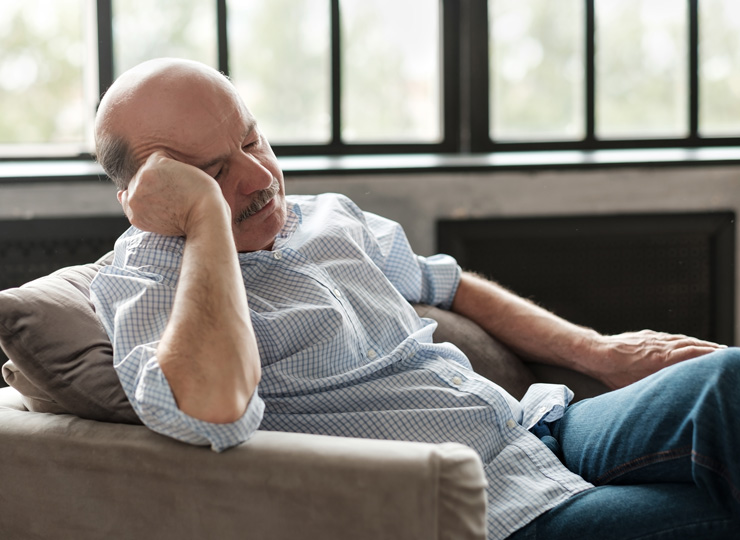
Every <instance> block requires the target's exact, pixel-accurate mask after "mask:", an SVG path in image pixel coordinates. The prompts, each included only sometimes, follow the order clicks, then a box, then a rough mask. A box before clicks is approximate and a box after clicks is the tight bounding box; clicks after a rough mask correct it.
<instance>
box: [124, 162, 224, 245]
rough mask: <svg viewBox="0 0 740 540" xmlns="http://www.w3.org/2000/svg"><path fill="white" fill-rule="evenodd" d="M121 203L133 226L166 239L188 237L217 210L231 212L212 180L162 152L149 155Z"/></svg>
mask: <svg viewBox="0 0 740 540" xmlns="http://www.w3.org/2000/svg"><path fill="white" fill-rule="evenodd" d="M118 200H119V201H120V203H121V206H123V210H124V212H125V213H126V216H127V217H128V219H129V221H130V222H131V224H132V225H133V226H135V227H136V228H138V229H141V230H143V231H147V232H154V233H158V234H163V235H166V236H187V233H188V230H190V228H191V227H194V226H197V223H198V222H199V220H201V219H202V218H203V217H205V216H208V215H213V212H214V207H215V208H216V212H218V211H219V210H220V211H222V212H229V209H228V205H227V204H226V202H225V200H224V199H223V196H222V195H221V190H220V188H219V187H218V184H217V183H216V181H215V180H214V179H213V178H211V177H210V176H208V175H207V174H206V173H204V172H203V171H201V170H200V169H198V168H196V167H193V166H191V165H188V164H186V163H182V162H180V161H177V160H174V159H171V158H170V157H169V156H167V155H166V154H165V153H164V152H161V151H156V152H154V153H153V154H152V155H150V156H149V158H148V159H147V160H146V162H145V163H144V164H143V165H142V166H141V168H140V169H139V170H138V171H137V173H136V175H135V176H134V178H133V179H132V180H131V183H130V184H129V186H128V189H126V190H124V191H119V192H118Z"/></svg>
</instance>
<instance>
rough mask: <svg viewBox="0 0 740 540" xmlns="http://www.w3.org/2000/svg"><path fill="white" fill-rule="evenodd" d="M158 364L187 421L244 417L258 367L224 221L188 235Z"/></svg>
mask: <svg viewBox="0 0 740 540" xmlns="http://www.w3.org/2000/svg"><path fill="white" fill-rule="evenodd" d="M157 358H158V361H159V364H160V367H161V369H162V371H163V373H164V375H165V377H166V378H167V381H168V383H169V384H170V387H171V389H172V392H173V394H174V396H175V399H176V401H177V404H178V407H179V408H180V410H182V411H183V412H185V413H186V414H189V415H190V416H193V417H194V418H198V419H200V420H205V421H209V422H215V423H228V422H233V421H235V420H237V419H238V418H240V417H241V415H242V414H243V413H244V411H245V410H246V407H247V404H248V403H249V399H250V398H251V396H252V394H253V392H254V390H255V388H256V386H257V383H258V381H259V378H260V362H259V353H258V349H257V343H256V340H255V337H254V332H253V330H252V325H251V321H250V317H249V310H248V307H247V297H246V292H245V290H244V284H243V281H242V276H241V271H240V269H239V263H238V258H237V253H236V249H235V247H234V241H233V235H232V232H231V227H230V224H229V219H228V216H218V217H217V218H213V217H209V219H208V221H207V222H203V223H200V224H198V226H197V227H194V228H193V230H191V231H189V233H188V235H187V237H186V240H185V253H184V256H183V262H182V268H181V272H180V280H179V282H178V286H177V292H176V295H175V302H174V305H173V308H172V314H171V316H170V319H169V322H168V324H167V328H166V330H165V333H164V335H163V336H162V339H161V341H160V344H159V347H158V349H157Z"/></svg>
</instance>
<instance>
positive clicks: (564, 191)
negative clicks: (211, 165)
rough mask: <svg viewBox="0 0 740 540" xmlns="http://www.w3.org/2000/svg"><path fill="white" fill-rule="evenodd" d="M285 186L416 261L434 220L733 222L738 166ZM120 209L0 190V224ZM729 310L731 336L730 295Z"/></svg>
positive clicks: (94, 189)
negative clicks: (394, 233) (344, 206)
mask: <svg viewBox="0 0 740 540" xmlns="http://www.w3.org/2000/svg"><path fill="white" fill-rule="evenodd" d="M286 189H287V191H288V192H289V193H301V194H311V193H320V192H324V191H336V192H341V193H344V194H346V195H348V196H349V197H351V198H352V199H353V200H355V201H356V202H357V203H358V204H359V205H360V206H361V207H363V208H364V209H365V210H369V211H373V212H376V213H379V214H382V215H385V216H387V217H389V218H391V219H394V220H396V221H399V222H400V223H401V224H402V225H404V227H405V228H406V231H407V234H408V236H409V240H410V241H411V244H412V246H413V247H414V248H415V249H416V251H417V252H418V253H420V254H422V255H428V254H431V253H433V252H434V251H435V245H434V236H435V221H436V220H437V219H438V218H440V217H446V218H449V217H494V216H498V217H505V216H537V215H548V216H556V215H574V214H615V213H634V212H680V211H712V210H732V211H735V212H737V213H738V214H739V215H740V166H704V167H701V166H690V167H667V166H659V167H654V168H621V167H620V168H602V169H577V170H551V171H546V170H539V171H530V172H516V171H502V172H495V171H494V172H488V171H486V172H471V173H394V174H387V175H377V174H367V175H347V176H343V177H342V176H336V175H332V176H325V177H322V176H310V177H300V178H291V177H287V178H286ZM119 212H120V207H119V206H118V202H117V201H116V199H115V191H114V189H113V187H112V186H111V185H109V184H107V183H105V182H102V181H101V182H80V183H69V184H64V185H60V184H28V185H21V184H6V185H0V219H3V218H9V217H13V218H17V217H29V218H30V217H34V216H44V217H47V216H63V215H101V214H110V213H119ZM738 238H740V234H739V235H738ZM736 267H737V268H736V278H737V277H738V276H737V273H738V272H740V264H738V265H736ZM737 282H738V283H740V281H737ZM735 305H736V313H737V314H738V317H737V318H738V321H739V323H738V325H737V328H736V335H737V336H738V337H740V301H738V298H736V301H735Z"/></svg>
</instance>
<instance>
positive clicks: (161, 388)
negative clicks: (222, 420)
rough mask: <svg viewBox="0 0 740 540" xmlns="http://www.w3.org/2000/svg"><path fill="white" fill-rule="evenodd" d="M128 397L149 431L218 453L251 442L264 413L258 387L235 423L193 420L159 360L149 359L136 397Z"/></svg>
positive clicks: (263, 405)
mask: <svg viewBox="0 0 740 540" xmlns="http://www.w3.org/2000/svg"><path fill="white" fill-rule="evenodd" d="M124 389H126V386H125V385H124ZM127 394H128V392H127ZM128 397H129V400H130V401H131V405H132V406H133V408H134V411H135V412H136V414H137V415H138V416H139V418H140V419H141V421H142V422H143V423H144V425H146V426H147V427H148V428H149V429H151V430H153V431H156V432H157V433H160V434H162V435H166V436H168V437H171V438H173V439H177V440H179V441H182V442H186V443H189V444H195V445H201V446H206V445H208V446H210V447H211V448H212V449H213V450H214V451H216V452H222V451H224V450H226V449H228V448H231V447H232V446H236V445H238V444H241V443H243V442H244V441H246V440H247V439H249V438H250V437H251V436H252V435H253V434H254V432H255V431H257V429H258V428H259V425H260V423H261V422H262V416H263V414H264V410H265V404H264V402H263V400H262V398H261V397H260V396H259V392H258V387H255V389H254V393H253V394H252V397H251V398H250V400H249V403H248V405H247V408H246V410H245V411H244V414H243V415H242V416H241V418H239V419H238V420H236V421H235V422H231V423H228V424H215V423H212V422H206V421H204V420H199V419H197V418H193V417H192V416H190V415H188V414H186V413H184V412H182V411H181V410H180V409H179V408H178V407H177V403H176V402H175V397H174V395H173V394H172V390H171V388H170V385H169V383H168V382H167V378H166V377H165V376H164V373H162V370H161V369H160V367H159V364H158V363H157V360H156V357H150V359H149V360H148V361H147V363H146V366H145V367H144V369H143V370H142V373H141V375H140V377H139V378H138V381H137V384H136V387H135V390H134V395H133V396H132V395H129V396H128Z"/></svg>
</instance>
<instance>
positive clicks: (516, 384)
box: [414, 304, 608, 401]
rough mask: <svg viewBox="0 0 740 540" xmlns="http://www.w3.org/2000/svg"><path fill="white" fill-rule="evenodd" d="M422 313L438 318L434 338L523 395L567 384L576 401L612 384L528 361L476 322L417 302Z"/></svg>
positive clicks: (519, 394) (485, 375)
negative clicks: (534, 388) (535, 387)
mask: <svg viewBox="0 0 740 540" xmlns="http://www.w3.org/2000/svg"><path fill="white" fill-rule="evenodd" d="M414 309H415V310H416V312H417V313H418V314H419V316H420V317H427V318H430V319H434V320H435V321H437V325H438V326H437V330H436V331H435V332H434V341H436V342H440V341H449V342H450V343H454V344H455V345H457V346H458V347H459V348H460V350H461V351H462V352H464V353H465V355H466V356H467V357H468V359H469V360H470V363H471V364H472V366H473V370H474V371H475V372H476V373H478V374H480V375H483V376H484V377H486V378H487V379H489V380H491V381H493V382H495V383H496V384H498V385H499V386H501V387H503V388H504V389H505V390H506V391H507V392H509V393H510V394H511V395H512V396H514V397H515V398H517V399H521V398H522V397H523V396H524V394H525V393H526V392H527V389H528V388H529V386H530V385H531V384H534V383H537V382H541V383H556V384H564V385H566V386H567V387H568V388H570V389H571V390H573V393H574V394H575V398H574V401H578V400H580V399H584V398H588V397H593V396H596V395H599V394H603V393H604V392H606V391H607V390H608V388H607V387H606V386H605V385H604V384H602V383H601V382H599V381H597V380H595V379H593V378H591V377H589V376H588V375H584V374H583V373H578V372H576V371H573V370H571V369H567V368H562V367H558V366H550V365H545V364H541V363H538V362H528V361H526V360H525V359H521V358H519V357H518V356H516V355H515V354H514V353H513V352H511V350H510V349H509V348H508V347H506V346H505V345H503V344H502V343H501V342H499V341H498V340H497V339H495V338H494V337H493V336H491V335H490V334H488V333H487V332H486V331H485V330H484V329H483V328H481V327H480V326H478V325H477V324H476V323H474V322H473V321H471V320H470V319H467V318H465V317H463V316H462V315H458V314H457V313H453V312H451V311H446V310H443V309H439V308H436V307H433V306H428V305H424V304H416V305H414Z"/></svg>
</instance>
